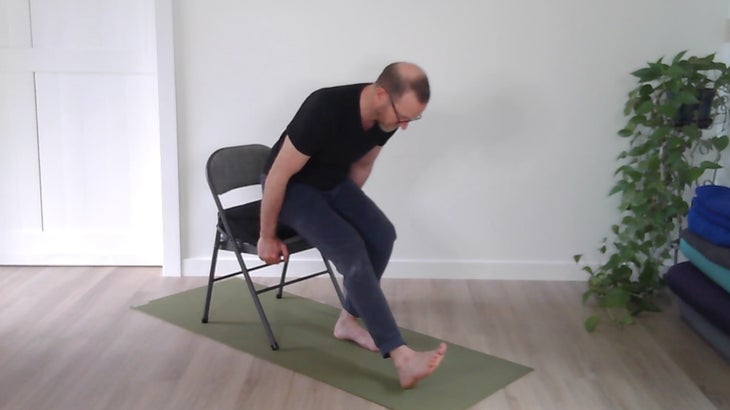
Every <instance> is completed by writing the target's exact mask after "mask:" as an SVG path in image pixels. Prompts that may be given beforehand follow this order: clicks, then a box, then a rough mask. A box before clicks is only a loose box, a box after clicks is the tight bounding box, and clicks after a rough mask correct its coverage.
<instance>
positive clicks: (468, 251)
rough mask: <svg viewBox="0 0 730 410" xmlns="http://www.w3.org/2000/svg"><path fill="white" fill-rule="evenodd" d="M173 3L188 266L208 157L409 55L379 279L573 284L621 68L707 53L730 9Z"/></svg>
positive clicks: (723, 5) (376, 177)
mask: <svg viewBox="0 0 730 410" xmlns="http://www.w3.org/2000/svg"><path fill="white" fill-rule="evenodd" d="M174 13H175V16H174V24H175V32H176V34H175V41H176V44H175V53H176V67H177V87H178V88H177V91H178V118H179V119H178V126H179V143H180V146H179V149H180V172H181V175H180V181H181V185H180V194H181V220H182V222H181V229H182V257H183V273H184V274H187V275H198V274H206V272H207V263H208V260H209V257H210V250H211V246H212V239H213V233H214V232H213V226H214V223H215V216H214V206H213V203H212V201H211V198H210V194H209V191H208V189H207V186H206V184H205V177H204V164H205V160H206V158H207V157H208V155H209V154H210V153H211V152H212V151H213V150H215V149H216V148H218V147H221V146H225V145H235V144H245V143H266V144H269V145H270V144H273V143H274V141H275V140H276V138H277V137H278V136H279V134H280V133H281V131H282V130H283V128H284V127H285V125H286V124H287V123H288V121H289V120H290V118H291V116H292V115H293V114H294V112H295V111H296V109H297V108H298V107H299V105H300V103H301V102H302V100H303V99H304V98H305V97H306V96H307V94H308V93H309V92H311V91H312V90H314V89H316V88H319V87H323V86H329V85H336V84H342V83H351V82H360V81H372V80H374V79H375V77H376V76H377V74H378V73H379V72H380V70H381V69H382V67H383V66H384V65H385V64H387V63H389V62H391V61H394V60H410V61H414V62H416V63H418V64H420V65H422V66H423V67H424V68H425V69H426V71H427V72H428V74H429V76H430V80H431V86H432V102H431V104H430V105H429V108H428V109H427V110H426V112H425V113H424V119H423V120H422V121H419V122H418V123H414V124H413V125H411V126H410V127H409V129H408V130H407V131H405V132H402V131H401V132H398V133H397V134H396V135H395V137H394V138H393V139H392V140H391V142H389V143H388V145H387V146H386V149H385V150H384V151H383V153H382V154H381V157H380V158H379V160H378V163H377V164H376V167H375V171H374V174H373V175H372V177H371V179H370V180H369V182H368V184H367V186H366V191H367V192H368V193H369V194H370V195H371V196H372V197H373V198H374V199H375V200H376V202H378V203H379V204H380V205H381V206H382V208H383V209H384V211H385V212H386V213H387V214H388V215H389V216H390V217H391V219H392V220H393V221H394V223H395V224H396V226H397V229H398V233H399V239H398V241H397V244H396V249H395V252H394V255H393V263H392V264H391V266H390V268H389V271H388V272H387V274H388V275H389V276H393V277H397V276H425V277H436V276H443V277H482V278H535V279H576V278H582V277H583V276H582V275H581V273H580V272H579V269H578V267H576V266H575V264H574V263H573V262H572V255H573V254H576V253H588V254H591V255H593V254H594V252H593V250H594V249H595V248H596V246H598V244H599V241H600V239H601V238H602V237H603V236H605V235H606V233H607V232H608V230H609V226H610V225H611V224H612V223H615V222H616V211H615V205H616V204H615V201H614V200H610V199H608V198H607V196H606V194H607V192H608V191H609V189H610V186H611V183H612V174H613V171H614V169H615V167H616V165H615V163H614V158H615V155H616V154H617V153H618V152H619V151H620V150H621V149H622V145H621V144H622V140H621V139H620V138H619V137H617V136H616V131H617V130H618V129H620V128H621V127H622V125H623V124H624V118H623V114H622V110H623V104H624V101H625V96H626V93H627V92H628V90H629V89H631V88H633V80H632V78H631V77H630V75H629V74H628V73H630V72H631V71H633V70H635V69H637V68H639V67H641V66H642V65H643V64H645V62H647V61H649V60H656V59H657V58H659V57H660V56H662V55H667V56H670V57H671V56H673V55H674V54H675V53H677V52H679V51H681V50H684V49H689V50H691V52H692V53H695V54H706V53H709V52H712V51H716V50H718V49H719V48H720V46H721V44H722V42H723V41H724V38H725V23H726V19H727V13H728V4H727V0H704V1H701V2H687V1H684V0H616V1H611V2H602V1H595V0H594V1H583V0H556V1H551V2H544V1H541V0H524V1H513V0H495V1H489V2H483V1H467V0H453V1H450V2H444V1H436V0H419V1H416V0H410V1H398V2H396V1H384V0H376V1H369V2H357V3H355V2H345V1H335V0H310V1H307V2H300V1H295V0H286V1H285V0H281V1H269V2H266V1H246V2H240V1H234V0H229V1H220V0H219V1H206V2H200V1H192V0H186V1H178V2H175V3H174ZM446 262H449V263H451V262H456V265H455V266H448V265H447V264H446Z"/></svg>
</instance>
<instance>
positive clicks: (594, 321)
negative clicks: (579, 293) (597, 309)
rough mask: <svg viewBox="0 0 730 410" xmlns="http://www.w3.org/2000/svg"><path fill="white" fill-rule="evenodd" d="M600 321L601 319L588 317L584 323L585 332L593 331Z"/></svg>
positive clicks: (594, 316)
mask: <svg viewBox="0 0 730 410" xmlns="http://www.w3.org/2000/svg"><path fill="white" fill-rule="evenodd" d="M600 321H601V319H600V318H599V317H598V316H596V315H593V316H591V317H589V318H588V319H586V321H585V327H586V330H587V331H589V332H591V333H592V332H593V331H595V330H596V327H597V326H598V322H600Z"/></svg>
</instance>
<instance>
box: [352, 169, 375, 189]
mask: <svg viewBox="0 0 730 410" xmlns="http://www.w3.org/2000/svg"><path fill="white" fill-rule="evenodd" d="M372 170H373V166H372V165H370V166H353V167H351V168H350V179H352V180H353V181H354V182H355V184H356V185H357V186H359V187H360V188H362V187H363V185H365V181H367V180H368V177H369V176H370V171H372Z"/></svg>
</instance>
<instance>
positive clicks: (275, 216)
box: [260, 175, 288, 238]
mask: <svg viewBox="0 0 730 410" xmlns="http://www.w3.org/2000/svg"><path fill="white" fill-rule="evenodd" d="M287 182H288V181H286V180H283V179H282V178H277V177H276V176H275V175H269V176H268V177H267V178H266V184H265V185H264V193H263V197H262V198H261V231H260V236H261V237H262V238H275V237H276V226H277V224H278V221H279V212H280V211H281V204H282V203H283V202H284V192H285V191H286V184H287Z"/></svg>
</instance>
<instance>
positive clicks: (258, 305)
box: [234, 252, 279, 350]
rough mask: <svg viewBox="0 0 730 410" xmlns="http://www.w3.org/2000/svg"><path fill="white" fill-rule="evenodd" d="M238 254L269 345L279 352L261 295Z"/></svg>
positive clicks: (239, 255)
mask: <svg viewBox="0 0 730 410" xmlns="http://www.w3.org/2000/svg"><path fill="white" fill-rule="evenodd" d="M234 253H235V254H236V259H237V260H238V265H239V266H240V267H241V273H243V277H244V278H245V279H246V285H247V286H248V291H249V293H250V294H251V297H252V298H253V304H254V306H256V311H257V312H258V314H259V318H260V319H261V323H262V324H263V325H264V330H265V331H266V337H268V338H269V345H270V346H271V349H272V350H279V344H278V343H276V338H275V337H274V332H273V331H272V330H271V324H269V319H267V318H266V313H264V307H263V306H261V300H260V299H259V295H258V293H257V292H256V287H255V286H254V284H253V281H252V280H251V275H249V274H248V269H247V268H246V264H245V263H244V262H243V257H242V256H241V252H234Z"/></svg>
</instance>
